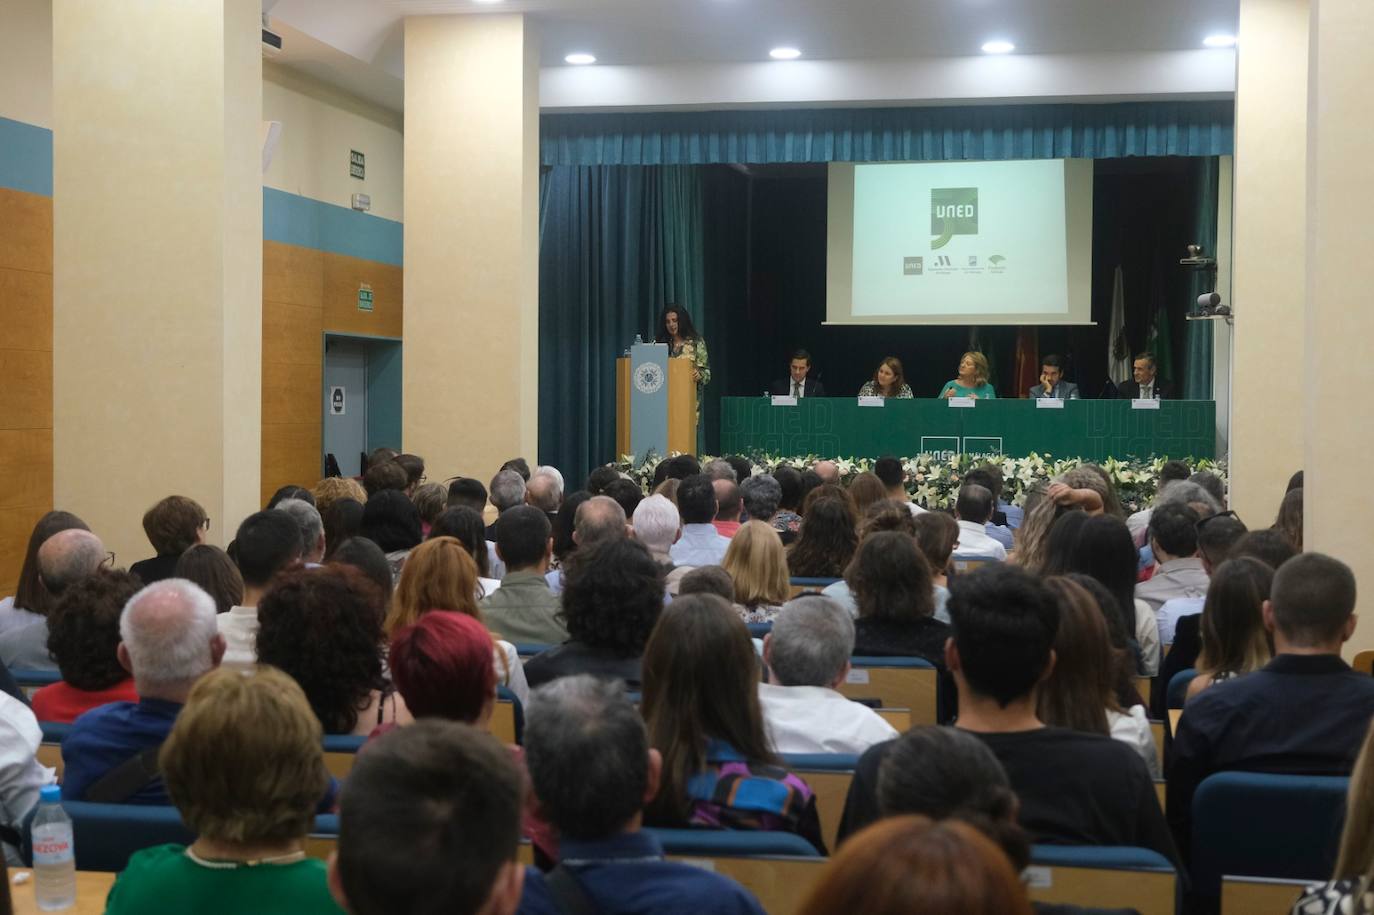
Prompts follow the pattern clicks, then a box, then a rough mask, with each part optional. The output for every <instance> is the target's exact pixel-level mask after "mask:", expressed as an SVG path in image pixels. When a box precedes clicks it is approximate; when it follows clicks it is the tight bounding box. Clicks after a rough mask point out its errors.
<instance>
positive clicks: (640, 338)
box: [635, 334, 644, 346]
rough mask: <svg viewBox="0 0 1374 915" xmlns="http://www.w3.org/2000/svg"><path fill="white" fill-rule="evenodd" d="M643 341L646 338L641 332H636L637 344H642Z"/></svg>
mask: <svg viewBox="0 0 1374 915" xmlns="http://www.w3.org/2000/svg"><path fill="white" fill-rule="evenodd" d="M643 342H644V338H643V337H641V336H640V335H639V334H635V345H636V346H638V345H639V344H641V343H643Z"/></svg>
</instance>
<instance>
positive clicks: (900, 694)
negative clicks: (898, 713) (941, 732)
mask: <svg viewBox="0 0 1374 915" xmlns="http://www.w3.org/2000/svg"><path fill="white" fill-rule="evenodd" d="M849 663H850V669H849V677H848V678H847V679H846V680H845V682H844V683H842V684H840V692H841V693H843V694H844V695H846V696H848V697H849V698H851V699H878V700H880V701H881V704H882V705H883V706H886V707H889V708H906V709H910V710H911V723H912V724H936V723H937V722H938V721H939V692H940V672H939V671H937V670H936V669H935V666H934V665H933V664H931V663H930V662H929V661H927V660H925V659H924V658H874V657H855V658H851V659H850V662H849Z"/></svg>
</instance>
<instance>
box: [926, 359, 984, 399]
mask: <svg viewBox="0 0 1374 915" xmlns="http://www.w3.org/2000/svg"><path fill="white" fill-rule="evenodd" d="M940 396H941V397H978V398H982V399H983V400H992V399H995V398H996V397H997V391H996V390H994V389H993V387H992V385H990V384H988V357H987V356H984V355H983V354H982V353H964V355H963V356H962V357H961V358H960V359H959V377H958V378H955V379H954V380H953V381H946V382H945V386H944V387H943V388H941V389H940Z"/></svg>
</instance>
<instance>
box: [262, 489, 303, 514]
mask: <svg viewBox="0 0 1374 915" xmlns="http://www.w3.org/2000/svg"><path fill="white" fill-rule="evenodd" d="M283 499H301V500H303V501H305V502H309V503H310V504H311V505H314V504H315V497H314V496H313V495H312V494H311V492H310V490H308V489H306V488H305V487H304V486H297V485H296V484H295V483H287V484H286V485H285V486H281V487H278V489H277V491H276V492H274V493H272V498H270V499H268V500H267V504H266V505H264V506H263V511H271V510H272V509H274V508H276V507H277V506H278V505H280V504H281V502H282V500H283Z"/></svg>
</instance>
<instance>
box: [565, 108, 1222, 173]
mask: <svg viewBox="0 0 1374 915" xmlns="http://www.w3.org/2000/svg"><path fill="white" fill-rule="evenodd" d="M1234 122H1235V107H1234V105H1233V104H1232V103H1231V102H1230V101H1215V102H1210V101H1209V102H1133V103H1122V104H1112V105H987V106H972V107H926V108H915V107H912V108H822V109H809V110H805V109H802V110H796V109H789V110H784V111H689V112H649V113H633V112H631V113H610V114H601V113H593V114H546V115H543V116H542V117H541V118H540V161H541V162H542V163H543V164H545V165H708V164H726V165H729V164H744V163H748V164H763V163H776V162H887V161H891V162H900V161H932V160H951V159H1059V158H1082V159H1099V158H1120V157H1125V156H1222V155H1230V154H1231V152H1232V147H1233V127H1234Z"/></svg>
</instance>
